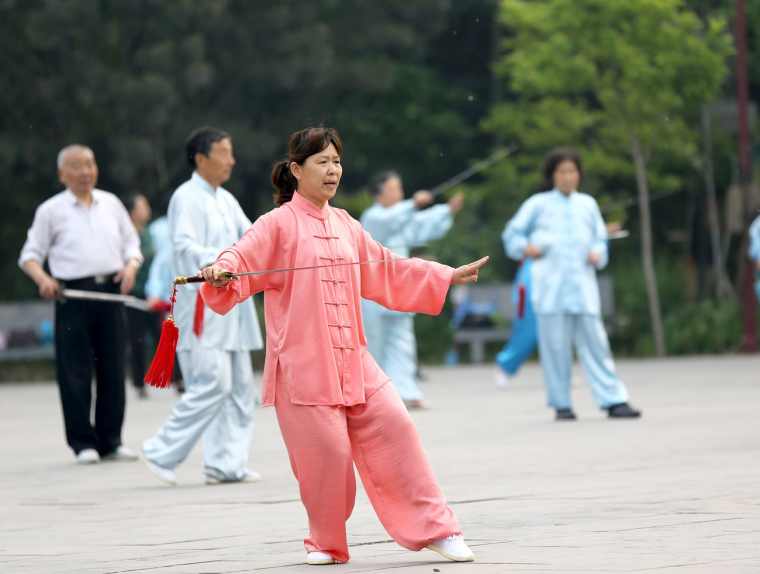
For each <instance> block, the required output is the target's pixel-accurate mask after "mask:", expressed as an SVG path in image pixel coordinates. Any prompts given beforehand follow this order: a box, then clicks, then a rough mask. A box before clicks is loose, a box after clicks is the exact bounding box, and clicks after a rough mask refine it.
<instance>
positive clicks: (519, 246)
mask: <svg viewBox="0 0 760 574" xmlns="http://www.w3.org/2000/svg"><path fill="white" fill-rule="evenodd" d="M501 237H502V241H503V242H504V249H505V251H506V253H507V255H508V256H509V257H511V258H512V259H517V260H521V259H523V258H524V251H525V247H526V246H527V245H528V244H532V245H535V246H536V247H538V248H539V249H540V250H541V253H542V255H541V257H539V258H538V259H536V260H535V261H534V264H533V268H532V286H531V303H532V304H533V309H534V310H535V312H536V313H538V314H554V313H582V314H590V315H600V314H601V305H600V301H599V286H598V285H597V282H596V271H597V269H602V268H604V267H605V266H606V265H607V257H608V255H607V229H606V227H605V225H604V220H603V219H602V214H601V213H600V211H599V206H598V205H597V203H596V200H595V199H594V198H593V197H591V196H590V195H587V194H585V193H579V192H577V191H574V192H572V193H571V194H570V195H569V196H565V195H563V194H562V193H561V192H560V191H558V190H556V189H554V190H552V191H547V192H543V193H537V194H535V195H533V196H531V197H530V198H528V199H527V200H526V201H525V202H524V203H523V204H522V205H521V206H520V209H519V210H518V212H517V214H516V215H515V216H514V217H513V218H512V219H511V220H510V221H509V222H508V223H507V226H506V228H505V229H504V232H503V233H502V236H501ZM592 252H594V253H596V254H597V255H599V263H598V264H597V266H596V267H594V266H593V265H591V263H589V262H588V256H589V254H590V253H592Z"/></svg>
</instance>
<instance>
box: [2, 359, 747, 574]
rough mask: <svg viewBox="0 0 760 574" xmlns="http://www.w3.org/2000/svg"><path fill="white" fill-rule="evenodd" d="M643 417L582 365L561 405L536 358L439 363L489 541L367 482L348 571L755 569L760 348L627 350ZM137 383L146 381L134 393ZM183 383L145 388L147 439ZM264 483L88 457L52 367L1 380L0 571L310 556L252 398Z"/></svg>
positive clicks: (434, 416)
mask: <svg viewBox="0 0 760 574" xmlns="http://www.w3.org/2000/svg"><path fill="white" fill-rule="evenodd" d="M619 370H620V372H621V375H622V376H623V377H624V379H625V380H626V381H627V383H628V385H629V388H630V390H631V392H632V396H633V402H634V403H635V404H636V405H638V406H640V407H642V408H643V409H644V411H645V418H644V419H642V420H641V421H609V420H606V419H605V418H604V416H603V414H602V413H600V412H599V411H598V410H597V409H596V408H595V407H594V405H593V404H592V403H591V400H590V396H589V395H590V393H589V391H588V388H587V387H586V385H585V383H583V381H582V380H581V379H580V376H579V380H578V382H577V383H576V384H575V388H574V395H575V398H576V408H577V411H578V413H579V415H580V420H579V421H578V422H577V423H555V422H553V421H552V419H551V412H550V411H549V410H547V409H546V408H544V406H543V389H542V387H541V373H540V370H539V368H538V366H537V365H535V364H532V365H528V366H527V368H526V369H525V370H524V372H523V373H522V376H521V377H520V379H519V380H518V381H516V382H515V384H514V385H513V386H512V387H511V388H510V389H509V390H507V391H497V390H496V389H495V388H494V386H493V384H492V370H491V368H490V367H489V368H472V367H470V368H468V367H461V368H453V369H441V368H429V369H427V371H426V372H427V375H428V376H429V382H427V383H425V386H424V388H425V391H426V393H427V395H428V398H429V400H430V403H431V406H432V408H431V409H430V410H428V411H425V412H419V413H415V414H414V417H415V419H416V421H417V424H418V427H419V430H420V433H421V434H422V437H423V441H424V443H425V444H426V446H427V448H428V451H429V453H430V457H431V460H432V463H433V465H434V467H435V470H436V472H437V475H438V477H439V479H440V482H441V484H442V486H443V489H444V491H445V492H446V495H447V497H448V498H449V500H450V502H451V504H452V506H453V508H454V509H455V511H456V512H457V514H458V516H459V518H460V520H461V522H462V524H463V527H464V529H465V533H466V536H467V539H468V540H469V542H470V543H471V545H472V547H473V549H474V550H475V551H476V553H477V555H478V561H477V562H476V563H473V564H452V563H444V562H440V561H439V560H438V559H437V557H436V555H434V554H433V553H431V552H429V551H422V552H418V553H413V552H409V551H407V550H404V549H403V548H401V547H400V546H398V545H396V544H395V543H394V542H392V541H390V540H389V537H388V535H387V534H386V533H385V532H384V530H383V529H382V527H381V526H380V524H379V522H378V520H377V519H376V517H375V515H374V513H373V511H372V509H371V507H370V505H369V503H368V502H367V499H366V496H365V495H364V493H363V491H361V489H360V494H359V499H358V501H357V506H356V510H355V511H354V515H353V517H352V518H351V520H350V522H349V533H350V541H351V544H352V549H351V552H352V560H351V562H350V563H349V564H346V565H342V566H329V567H323V568H328V569H330V571H335V572H410V573H423V572H424V573H433V572H442V573H447V572H448V573H453V572H456V573H458V574H464V573H470V572H472V573H486V572H531V573H538V572H584V573H587V572H645V571H662V572H677V573H679V574H680V573H683V574H693V573H697V572H700V573H701V572H705V573H724V572H731V573H734V572H737V573H738V572H742V573H744V572H747V573H749V572H753V573H754V572H760V417H758V413H760V357H707V358H694V359H682V360H667V361H621V362H620V364H619ZM130 398H131V395H130ZM174 398H175V397H174V395H173V393H172V392H153V394H152V397H151V399H150V400H148V401H144V402H138V401H137V400H130V402H129V406H128V414H127V422H126V425H125V432H124V435H125V442H126V443H127V444H129V445H131V446H133V447H135V448H136V447H138V446H139V444H140V442H141V440H142V439H143V438H145V437H147V436H148V435H149V434H151V433H152V432H153V431H154V430H155V429H156V428H157V427H158V426H159V424H160V423H161V422H162V420H163V419H164V418H165V416H166V415H167V413H168V411H169V409H170V406H171V403H172V401H173V400H174ZM252 459H253V462H252V465H251V466H252V468H255V469H256V470H259V471H260V472H261V473H262V474H263V475H264V480H263V481H262V482H260V483H258V484H249V485H229V486H205V485H203V484H202V481H201V476H200V468H201V466H200V456H199V450H196V451H195V452H194V454H193V456H192V457H191V459H190V460H188V461H187V462H186V463H185V464H184V465H183V466H182V467H181V468H180V471H179V473H178V474H179V479H180V481H181V484H180V486H178V487H176V488H172V487H168V486H164V485H162V484H160V483H159V482H157V481H156V479H154V477H153V476H152V475H150V474H149V473H148V472H147V470H146V469H145V468H144V467H143V465H142V463H104V464H100V465H97V466H93V467H87V468H83V467H79V466H76V465H75V464H73V459H72V457H71V456H70V453H69V452H68V450H67V448H66V447H65V445H64V443H63V438H62V430H61V417H60V412H59V406H58V396H57V390H56V388H55V386H54V385H51V384H24V385H13V384H5V385H0V572H2V573H3V574H6V573H7V574H10V573H13V574H15V573H71V574H87V573H98V574H104V573H109V574H111V573H113V574H115V573H125V572H139V573H143V572H147V573H154V572H155V573H158V574H176V573H208V574H210V573H220V574H221V573H224V574H229V573H244V572H259V571H272V572H296V573H297V572H313V571H314V568H317V567H309V566H306V565H303V564H302V561H303V559H304V551H303V548H302V543H301V540H302V538H303V536H304V534H305V525H306V521H305V514H304V511H303V509H302V506H301V504H300V502H299V501H298V498H297V497H298V494H297V489H296V483H295V481H294V479H293V477H292V476H291V473H290V468H289V465H288V460H287V456H286V453H285V449H284V446H283V444H282V440H281V438H280V435H279V429H278V428H277V424H276V420H275V417H274V412H273V411H272V410H271V409H263V410H259V411H258V412H257V429H256V438H255V445H254V448H253V456H252Z"/></svg>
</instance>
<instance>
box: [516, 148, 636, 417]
mask: <svg viewBox="0 0 760 574" xmlns="http://www.w3.org/2000/svg"><path fill="white" fill-rule="evenodd" d="M581 177H582V166H581V160H580V157H579V156H578V154H577V153H576V152H574V151H573V150H568V149H557V150H554V151H553V152H551V153H550V154H549V156H547V158H546V161H545V164H544V178H545V187H544V189H547V190H549V191H545V192H542V193H537V194H535V195H533V196H531V197H530V198H528V199H527V200H526V201H525V202H524V203H523V204H522V206H521V207H520V209H519V210H518V212H517V214H516V215H515V216H514V217H513V218H512V220H511V221H510V222H509V223H508V224H507V228H506V230H505V232H504V236H503V239H504V243H505V245H506V248H507V254H508V255H509V256H510V257H512V258H513V259H517V260H522V259H525V258H531V259H533V265H532V270H531V280H532V293H531V303H532V305H533V309H534V311H535V313H536V316H537V318H538V345H539V353H540V356H541V365H542V367H543V370H544V381H545V383H546V391H547V396H548V403H549V406H550V407H552V408H553V409H555V411H556V418H557V420H574V419H575V418H576V416H575V413H574V411H573V408H572V402H571V397H570V380H571V374H572V361H573V346H574V347H575V350H576V353H577V355H578V358H579V360H580V362H581V364H582V366H583V369H584V371H585V375H586V378H587V379H588V382H589V383H590V385H591V392H592V394H593V397H594V400H595V401H596V403H597V404H598V405H599V407H600V408H601V409H604V410H606V411H607V412H608V414H609V416H610V417H612V418H637V417H639V416H641V413H640V412H639V411H637V410H635V409H634V408H632V407H631V406H630V405H629V404H628V391H627V390H626V388H625V385H624V384H623V382H622V381H621V380H620V379H619V378H618V376H617V373H616V372H615V363H614V361H613V358H612V353H611V352H610V346H609V342H608V340H607V333H606V332H605V330H604V325H603V323H602V318H601V305H600V300H599V286H598V284H597V281H596V271H597V270H598V269H602V268H604V267H605V266H606V265H607V255H608V253H607V230H606V228H605V225H604V220H603V219H602V215H601V213H600V212H599V206H598V205H597V203H596V200H594V198H593V197H591V196H590V195H587V194H585V193H580V192H578V191H577V188H578V185H579V184H580V181H581Z"/></svg>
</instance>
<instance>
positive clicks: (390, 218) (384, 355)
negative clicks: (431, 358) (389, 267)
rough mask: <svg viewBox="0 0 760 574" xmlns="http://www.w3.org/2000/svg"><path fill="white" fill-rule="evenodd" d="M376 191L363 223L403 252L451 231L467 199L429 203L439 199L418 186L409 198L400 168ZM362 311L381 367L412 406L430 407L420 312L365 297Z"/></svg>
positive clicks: (384, 176) (380, 179)
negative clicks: (422, 384) (421, 364)
mask: <svg viewBox="0 0 760 574" xmlns="http://www.w3.org/2000/svg"><path fill="white" fill-rule="evenodd" d="M372 192H373V194H374V196H375V203H374V205H372V207H370V208H369V209H367V211H365V212H364V213H363V214H362V217H361V223H362V225H363V226H364V228H365V229H366V230H367V231H368V232H369V234H370V235H371V236H372V237H373V239H375V240H376V241H379V242H380V243H382V244H383V245H384V246H385V247H387V248H388V249H390V250H391V251H393V252H394V253H395V254H396V255H398V256H400V257H408V256H409V250H410V249H411V248H413V247H421V246H423V245H425V244H426V243H428V242H429V241H433V240H434V239H440V238H441V237H443V236H444V235H446V233H447V232H448V230H449V229H450V228H451V225H452V223H453V221H454V217H453V216H454V214H455V213H457V212H458V211H459V210H460V209H461V208H462V204H463V196H462V194H457V195H455V196H454V197H453V198H452V199H450V200H449V202H448V204H443V205H433V206H432V207H428V206H429V205H430V204H431V203H433V194H432V193H430V192H429V191H418V192H416V193H415V194H414V196H413V198H412V199H407V200H404V188H403V185H402V182H401V176H400V175H399V174H398V173H396V172H395V171H388V172H384V173H381V174H379V175H378V176H376V177H375V179H374V181H373V185H372ZM425 207H428V208H427V209H423V208H425ZM362 316H363V318H364V332H365V334H366V336H367V345H368V347H369V351H370V353H371V354H372V356H373V357H374V359H375V360H376V361H377V362H378V364H379V365H380V368H381V369H382V370H383V371H384V372H385V373H386V374H387V375H388V377H389V378H390V379H391V380H392V381H393V384H394V385H395V386H396V389H397V390H398V392H399V395H401V398H402V399H403V400H404V403H405V404H406V405H407V407H409V408H424V406H425V405H424V402H423V398H424V397H423V394H422V391H421V390H420V388H419V386H418V385H417V380H416V376H415V375H416V371H417V341H416V339H415V337H414V315H413V314H412V313H399V312H398V311H391V310H389V309H386V308H385V307H383V306H381V305H378V304H377V303H374V302H373V301H367V300H363V301H362Z"/></svg>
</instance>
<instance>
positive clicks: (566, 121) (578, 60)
mask: <svg viewBox="0 0 760 574" xmlns="http://www.w3.org/2000/svg"><path fill="white" fill-rule="evenodd" d="M500 19H501V22H502V24H503V25H504V27H505V29H506V38H505V40H504V52H503V55H502V56H501V57H500V58H499V59H498V61H497V62H496V64H495V70H496V73H497V74H498V76H499V77H500V78H502V79H503V80H504V82H505V83H506V85H507V88H508V90H509V92H508V96H507V97H506V98H505V99H504V101H502V102H499V103H497V104H495V105H494V107H493V110H492V113H491V115H490V117H489V119H488V121H487V122H486V127H487V129H489V130H492V131H493V132H494V133H497V134H499V135H500V136H502V137H504V138H507V139H511V140H517V141H519V142H520V143H521V144H522V145H523V146H524V147H525V148H526V149H529V150H546V149H548V148H550V147H553V146H555V145H561V144H571V145H574V146H576V147H580V148H581V149H583V150H584V152H585V156H586V158H587V159H588V171H589V172H590V173H592V174H594V175H593V177H594V178H595V179H596V180H597V182H598V181H601V182H605V181H607V182H610V181H612V182H615V183H617V184H619V185H621V187H622V186H625V187H628V188H629V189H630V188H631V187H632V184H633V179H632V178H631V173H634V174H635V176H636V184H637V187H638V204H639V209H640V215H641V220H640V230H639V231H640V237H641V239H642V266H643V268H644V276H645V284H646V288H647V292H648V295H649V310H650V320H651V324H652V328H653V331H654V338H655V346H656V349H657V352H658V354H662V353H664V349H665V347H664V333H663V326H662V319H661V317H660V304H659V299H658V293H657V287H656V276H655V271H654V264H653V241H652V236H651V216H650V211H649V188H650V185H651V184H652V183H653V184H654V188H655V189H656V190H662V189H666V188H667V187H675V186H678V185H680V184H681V183H682V182H681V181H679V173H678V171H683V166H684V165H688V164H689V163H694V162H696V161H697V158H698V152H697V149H698V145H697V144H698V141H699V138H698V130H697V129H695V126H698V125H699V124H698V122H695V121H694V118H695V117H698V116H697V112H698V111H699V110H700V109H701V106H702V105H703V104H704V103H705V102H709V101H710V100H711V99H712V98H713V97H715V95H716V94H717V93H718V90H719V89H720V87H721V83H722V82H723V79H724V77H725V75H726V71H727V70H726V58H727V56H728V55H729V54H730V51H731V48H730V46H731V44H730V37H729V35H728V34H727V32H726V30H725V24H724V22H723V20H721V19H720V18H708V19H707V20H705V21H704V23H703V21H701V20H700V19H699V18H698V17H697V16H696V15H695V14H694V13H693V12H692V11H690V10H689V9H688V8H687V7H685V5H684V3H683V2H682V1H681V0H631V1H628V2H607V1H605V0H546V1H544V2H527V1H523V0H503V2H502V3H501V13H500ZM679 164H680V165H681V166H682V167H681V169H680V170H674V169H673V166H677V165H679ZM664 166H667V169H660V168H661V167H664ZM597 178H598V179H597ZM592 181H593V180H592ZM587 183H588V182H587Z"/></svg>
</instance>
